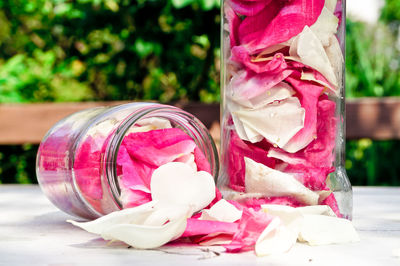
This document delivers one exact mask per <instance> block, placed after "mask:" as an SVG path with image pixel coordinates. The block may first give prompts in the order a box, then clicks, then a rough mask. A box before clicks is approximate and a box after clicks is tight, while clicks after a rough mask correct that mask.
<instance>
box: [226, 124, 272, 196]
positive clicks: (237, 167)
mask: <svg viewBox="0 0 400 266" xmlns="http://www.w3.org/2000/svg"><path fill="white" fill-rule="evenodd" d="M263 143H264V144H261V143H259V144H258V145H260V144H261V145H264V146H265V147H263V148H260V147H258V146H256V145H255V144H251V143H247V142H244V141H243V140H241V139H240V138H239V136H238V135H237V133H236V132H234V131H231V134H230V140H229V147H228V151H227V153H228V173H229V178H230V183H229V186H230V187H231V188H232V189H234V190H237V191H240V192H244V191H245V169H246V165H245V162H244V157H248V158H250V159H252V160H254V161H256V162H258V163H262V164H264V165H267V166H269V167H272V168H273V167H274V166H275V161H274V159H272V158H268V157H267V152H266V150H268V149H269V147H270V144H268V143H266V142H263Z"/></svg>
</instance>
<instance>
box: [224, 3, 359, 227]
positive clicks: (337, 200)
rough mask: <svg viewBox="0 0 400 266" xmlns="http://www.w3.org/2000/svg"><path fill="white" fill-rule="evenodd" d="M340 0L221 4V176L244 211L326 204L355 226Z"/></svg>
mask: <svg viewBox="0 0 400 266" xmlns="http://www.w3.org/2000/svg"><path fill="white" fill-rule="evenodd" d="M344 11H345V1H344V0H339V1H338V0H326V1H324V0H293V1H287V0H276V1H271V0H224V1H223V6H222V13H223V21H222V24H221V25H222V29H221V43H222V52H221V61H222V62H221V88H222V93H221V95H223V96H222V107H221V110H222V111H221V128H222V133H221V134H222V136H221V174H220V177H219V179H218V188H219V189H220V191H221V193H222V195H223V196H224V197H225V198H228V199H233V200H239V201H241V202H243V203H244V204H247V205H254V206H259V205H261V204H268V203H272V204H284V205H290V206H294V207H296V206H305V205H329V206H330V207H331V208H332V210H333V211H334V212H335V213H336V214H337V215H338V216H340V217H345V218H348V219H351V215H352V188H351V185H350V182H349V179H348V178H347V174H346V171H345V168H344V159H345V127H344V126H345V109H344V108H345V102H344V101H345V99H344V49H345V12H344Z"/></svg>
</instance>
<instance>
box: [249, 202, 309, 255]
mask: <svg viewBox="0 0 400 266" xmlns="http://www.w3.org/2000/svg"><path fill="white" fill-rule="evenodd" d="M279 206H282V205H279ZM282 207H288V206H282ZM289 208H291V207H289ZM293 209H294V208H293ZM264 211H265V209H264ZM268 214H271V215H273V216H277V218H274V219H273V220H272V221H271V223H270V224H269V225H268V226H267V228H266V229H265V230H264V231H263V232H262V234H261V235H260V237H259V238H258V239H257V242H256V246H255V251H256V254H257V256H266V255H271V254H278V253H283V252H287V251H288V250H289V249H290V248H291V247H292V246H293V245H294V244H295V243H296V241H297V237H298V235H299V232H300V228H301V224H302V219H303V215H302V214H301V213H300V212H299V211H292V210H291V209H287V210H285V209H284V208H283V210H282V211H281V212H280V215H275V214H274V213H270V212H269V211H268ZM278 217H279V218H278Z"/></svg>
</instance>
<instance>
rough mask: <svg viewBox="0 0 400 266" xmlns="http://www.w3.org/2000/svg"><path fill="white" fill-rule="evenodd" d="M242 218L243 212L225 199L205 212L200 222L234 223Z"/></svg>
mask: <svg viewBox="0 0 400 266" xmlns="http://www.w3.org/2000/svg"><path fill="white" fill-rule="evenodd" d="M241 217H242V211H240V210H238V209H237V208H236V207H235V206H233V205H232V204H230V203H229V202H227V201H226V200H224V199H221V200H219V201H218V202H217V203H215V204H214V205H213V206H212V207H211V208H210V209H209V210H203V212H202V213H201V216H200V218H199V220H209V221H220V222H227V223H234V222H236V221H237V220H239V219H240V218H241Z"/></svg>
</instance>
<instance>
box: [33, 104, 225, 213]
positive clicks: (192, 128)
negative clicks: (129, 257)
mask: <svg viewBox="0 0 400 266" xmlns="http://www.w3.org/2000/svg"><path fill="white" fill-rule="evenodd" d="M169 161H179V162H184V163H187V164H189V165H191V166H192V167H193V168H196V170H198V171H200V170H204V171H208V172H210V173H211V174H212V175H213V176H214V177H215V178H216V177H217V173H218V156H217V153H216V148H215V145H214V142H213V140H212V138H211V136H210V135H209V133H208V131H207V129H206V128H205V127H204V125H203V124H202V123H201V122H200V121H199V120H197V119H196V118H195V117H194V116H193V115H191V114H189V113H187V112H185V111H182V110H180V109H178V108H175V107H172V106H166V105H161V104H154V103H131V104H125V105H120V106H115V107H108V108H106V107H101V108H93V109H88V110H84V111H81V112H78V113H75V114H72V115H71V116H69V117H67V118H65V119H63V120H61V121H59V122H58V123H57V124H56V125H54V126H53V128H51V129H50V131H49V132H48V133H47V135H46V136H45V137H44V139H43V140H42V142H41V145H40V148H39V151H38V155H37V169H36V171H37V177H38V181H39V184H40V185H41V188H42V190H43V192H44V193H45V194H46V196H47V197H48V198H49V199H50V200H51V201H52V202H53V203H54V204H55V205H56V206H57V207H58V208H60V209H61V210H63V211H65V212H67V213H69V214H72V215H75V216H80V217H83V218H88V219H93V218H97V217H99V216H102V215H105V214H108V213H110V212H113V211H116V210H120V209H122V208H128V207H134V206H138V205H141V204H143V203H145V202H148V201H150V200H151V198H150V187H149V185H150V184H149V182H150V181H149V180H150V178H151V174H152V172H153V171H154V170H155V169H156V168H157V167H158V166H160V165H162V164H165V163H167V162H169Z"/></svg>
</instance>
